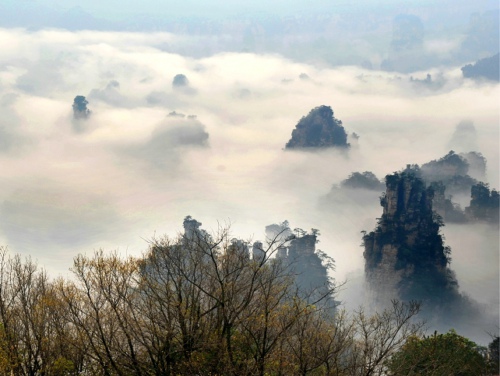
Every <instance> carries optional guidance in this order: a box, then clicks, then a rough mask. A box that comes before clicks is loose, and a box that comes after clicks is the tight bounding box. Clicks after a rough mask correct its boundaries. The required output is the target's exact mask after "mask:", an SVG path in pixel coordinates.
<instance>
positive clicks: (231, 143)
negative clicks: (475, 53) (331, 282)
mask: <svg viewBox="0 0 500 376" xmlns="http://www.w3.org/2000/svg"><path fill="white" fill-rule="evenodd" d="M176 38H177V37H176V36H173V35H170V34H139V33H138V34H132V33H108V32H106V33H104V32H102V33H101V32H77V33H70V32H66V31H57V30H50V31H40V32H26V31H22V30H5V29H3V30H0V41H4V42H5V43H6V46H7V47H6V48H3V49H2V51H0V80H1V83H0V98H11V100H4V101H3V102H1V106H0V109H1V111H2V113H3V114H4V115H6V116H4V119H3V120H2V121H1V122H0V135H2V134H6V135H12V137H11V138H10V139H9V137H7V136H6V137H5V139H6V140H10V141H6V142H10V144H9V145H10V146H9V147H8V148H0V149H1V150H0V163H1V164H2V169H1V171H0V179H1V181H2V182H3V184H2V185H1V187H0V197H1V198H2V202H3V214H2V215H3V218H4V219H3V222H2V223H3V225H2V226H1V227H2V228H0V230H1V233H2V234H3V235H2V236H3V240H5V242H7V243H8V244H10V245H11V249H12V251H14V252H24V253H30V254H32V255H33V256H34V257H35V258H37V259H39V260H40V263H41V264H42V265H44V266H49V265H52V267H53V269H59V270H61V269H64V268H67V267H69V266H70V263H71V258H72V257H73V256H74V255H76V254H77V253H78V252H81V251H84V250H87V251H89V252H90V251H91V250H92V249H93V248H95V247H107V248H108V249H109V247H112V249H114V248H118V249H120V250H123V251H127V252H129V253H132V254H139V253H140V252H141V251H142V250H143V249H144V248H145V247H146V246H147V245H146V243H145V242H144V240H143V239H144V238H148V237H150V236H152V235H153V233H154V232H155V231H156V232H157V233H159V234H161V233H164V232H165V233H169V234H171V235H173V234H175V233H176V232H177V231H178V230H180V228H181V223H182V219H183V217H184V216H186V215H188V214H190V215H192V216H193V217H194V218H196V219H198V220H200V221H201V222H203V223H204V227H206V228H209V229H210V228H216V227H217V220H220V221H224V220H230V221H231V222H233V232H234V234H235V235H236V236H241V237H244V238H246V237H250V236H254V239H255V238H261V239H262V238H263V236H264V227H265V225H268V224H271V223H275V222H280V221H283V220H284V219H288V220H289V221H290V222H291V224H292V226H294V227H303V228H306V229H308V228H319V229H320V230H321V233H322V236H321V243H320V248H321V249H322V250H323V251H325V252H327V253H328V254H330V255H331V256H332V257H333V258H335V259H336V260H337V276H338V278H339V279H343V278H344V276H345V275H347V274H348V273H349V272H352V271H355V270H358V269H359V268H362V249H361V248H360V247H359V244H360V242H361V235H360V231H361V230H367V231H369V230H371V229H373V227H374V225H375V218H376V217H377V216H380V213H381V208H380V207H379V206H378V202H374V204H373V205H371V206H370V207H369V208H367V210H364V208H363V207H362V206H361V207H360V206H359V205H358V204H356V203H352V207H351V206H350V205H347V204H348V203H345V205H343V206H342V207H336V206H335V204H332V205H331V206H324V205H323V206H321V205H318V200H319V198H320V197H321V196H323V195H325V194H326V193H328V191H329V190H330V187H331V185H332V184H336V183H339V182H340V181H341V180H343V179H345V178H346V177H347V176H348V175H349V174H350V173H351V172H353V171H367V170H369V171H373V172H374V173H375V174H376V175H377V176H379V177H383V176H385V175H386V174H388V173H391V172H393V171H396V170H399V169H400V168H402V167H404V166H405V165H406V164H407V163H419V164H422V163H425V162H427V161H429V160H431V159H436V158H439V157H441V156H443V155H444V154H446V152H447V151H448V149H447V148H448V143H449V141H450V139H451V137H452V135H453V132H454V130H455V126H456V125H457V124H458V123H459V122H460V121H462V120H463V119H471V120H472V121H474V124H475V127H476V131H477V139H476V141H477V145H478V147H479V151H480V152H482V153H483V154H484V155H485V156H486V158H487V159H488V178H489V182H490V184H491V185H492V187H495V188H498V187H499V184H498V170H499V166H498V144H499V141H498V140H499V134H498V133H499V132H498V123H499V107H498V97H499V94H500V92H499V91H500V89H499V85H498V84H476V83H472V82H466V81H463V80H462V79H461V77H460V75H459V74H457V68H456V67H451V68H446V69H445V68H443V69H442V71H441V73H442V75H443V78H444V81H445V83H444V85H443V86H441V87H439V88H437V89H432V90H430V89H429V90H423V91H422V90H419V89H416V88H415V87H414V85H413V84H412V83H411V82H410V80H409V75H398V76H395V75H393V74H388V73H385V72H377V71H365V70H362V69H360V68H354V67H344V68H337V69H328V68H320V67H315V66H312V65H306V64H298V63H295V62H292V61H290V60H287V59H284V58H281V57H280V56H276V55H256V54H248V53H242V54H238V53H223V54H219V55H215V56H212V57H209V58H203V59H192V58H186V57H183V56H180V55H175V54H172V53H169V52H166V51H163V50H162V49H165V43H173V42H175V41H176ZM2 43H3V42H2ZM160 45H162V47H161V48H162V49H160V48H159V47H158V48H157V47H156V46H160ZM179 73H182V74H185V75H186V76H187V77H188V79H189V82H190V85H191V86H192V87H193V88H195V89H196V95H185V94H183V93H178V92H176V91H175V90H173V89H172V85H171V84H172V79H173V77H174V76H175V75H176V74H179ZM301 73H306V74H307V75H308V76H309V77H310V79H309V80H300V79H299V75H300V74H301ZM433 73H434V72H433ZM436 73H438V71H437V70H436ZM418 74H421V72H417V73H415V75H418ZM283 79H287V80H290V81H289V82H288V83H287V84H284V83H283V82H282V80H283ZM113 81H116V82H119V88H118V87H116V86H111V87H108V86H107V85H108V84H109V83H110V82H113ZM242 92H244V93H246V95H238V93H242ZM76 95H85V96H88V99H89V102H90V103H89V108H90V110H91V111H92V115H91V116H90V118H89V119H88V120H87V121H85V122H83V123H82V126H83V132H81V133H75V132H74V131H73V128H72V121H73V120H72V110H71V104H72V101H73V99H74V97H75V96H76ZM319 105H329V106H332V108H333V110H334V113H335V117H337V118H338V119H340V120H342V121H343V123H344V127H345V128H346V130H347V132H356V133H357V134H358V135H360V139H359V142H358V145H357V146H356V147H353V148H352V149H351V150H350V151H349V152H348V153H347V154H346V153H341V152H338V151H335V150H324V151H318V152H284V151H283V150H282V149H283V147H284V145H285V143H286V142H287V141H288V139H289V138H290V135H291V132H292V130H293V128H294V127H295V125H296V123H297V122H298V120H299V119H300V118H301V117H302V116H304V115H306V114H307V113H308V112H309V111H310V110H311V109H312V108H313V107H316V106H319ZM172 111H176V112H178V113H183V114H185V115H196V116H197V120H196V121H195V120H188V119H187V118H186V119H181V120H172V119H168V118H167V115H168V114H169V113H170V112H172ZM2 132H3V133H2ZM205 133H206V134H208V140H207V139H206V136H205ZM182 134H184V136H186V135H187V136H186V137H187V138H186V137H184V136H182ZM14 136H15V137H14ZM23 140H25V142H24V143H23ZM26 140H29V147H26ZM200 145H205V146H204V147H201V148H200V147H199V146H200ZM21 146H22V147H23V149H22V152H20V153H14V152H13V150H15V149H16V148H17V147H19V148H20V147H21ZM163 155H165V156H166V157H165V158H166V159H165V161H166V162H165V163H156V165H155V166H154V168H153V167H152V161H153V162H155V161H156V162H158V160H159V159H161V160H162V161H164V160H163V159H162V158H163ZM153 164H154V163H153ZM47 182H49V183H47ZM19 192H22V193H19ZM350 209H352V211H351V210H350ZM353 213H355V214H356V215H353ZM26 227H29V229H26ZM28 230H29V231H28ZM80 230H81V231H80ZM26 231H27V232H26ZM58 232H61V236H58ZM26 234H28V237H30V236H33V237H32V239H31V240H30V239H28V240H27V242H24V241H23V239H26V236H27V235H26ZM29 234H32V235H29ZM69 234H75V236H74V237H72V236H70V235H69ZM457 236H460V234H457ZM40 238H43V239H42V240H43V241H37V240H39V239H40ZM74 239H77V242H75V243H73V240H74ZM0 240H1V239H0ZM73 244H74V246H73ZM63 248H64V255H63V256H62V257H61V249H63ZM55 255H57V257H59V263H58V264H57V268H56V267H54V265H55V264H54V263H53V262H52V261H53V259H54V257H55ZM62 260H64V262H63V261H62ZM51 263H52V264H51ZM456 263H457V265H456V266H457V269H459V270H462V269H461V267H463V265H464V264H460V265H458V263H466V261H464V259H463V258H461V257H458V258H457V260H456ZM452 267H453V264H452ZM467 286H469V285H468V284H467V283H464V287H466V288H467Z"/></svg>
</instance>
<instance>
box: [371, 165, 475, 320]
mask: <svg viewBox="0 0 500 376" xmlns="http://www.w3.org/2000/svg"><path fill="white" fill-rule="evenodd" d="M419 175H420V171H419V169H418V168H417V167H411V166H408V167H407V168H406V169H405V170H403V171H401V172H399V173H394V174H392V175H387V176H386V187H387V189H386V192H385V194H384V195H383V196H382V197H381V199H380V204H381V205H382V207H383V214H382V216H381V218H380V219H379V220H378V226H377V228H376V229H375V230H374V231H372V232H370V233H367V234H365V235H364V236H363V244H364V248H365V251H364V258H365V275H366V280H367V283H368V285H369V289H371V291H372V294H373V299H374V300H375V302H376V303H377V304H381V305H384V304H387V303H388V302H389V301H390V300H391V299H394V298H398V299H403V300H418V301H422V303H423V307H424V308H423V309H424V314H426V315H427V316H428V317H433V316H434V315H437V317H438V320H444V321H446V320H453V319H452V318H451V317H458V318H459V317H461V315H467V314H469V313H470V312H471V310H472V309H473V307H472V305H471V303H470V302H469V301H468V300H467V299H465V298H464V297H463V296H462V295H461V294H460V293H459V291H458V282H457V280H456V278H455V276H454V273H453V272H452V271H451V269H449V267H448V264H449V262H450V260H451V249H450V248H449V247H446V246H445V245H444V239H443V236H442V235H441V234H440V227H441V226H443V223H442V220H441V219H440V218H439V216H436V214H435V212H434V211H433V206H432V201H433V196H434V190H433V188H432V187H426V184H425V182H424V181H423V180H422V178H421V177H420V176H419ZM449 310H451V311H453V313H449V314H445V312H447V311H449Z"/></svg>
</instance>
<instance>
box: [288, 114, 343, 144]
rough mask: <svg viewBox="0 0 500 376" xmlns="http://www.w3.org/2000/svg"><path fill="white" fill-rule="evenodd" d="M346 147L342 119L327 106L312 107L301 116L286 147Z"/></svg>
mask: <svg viewBox="0 0 500 376" xmlns="http://www.w3.org/2000/svg"><path fill="white" fill-rule="evenodd" d="M332 146H333V147H342V148H348V147H349V146H350V145H349V144H348V143H347V134H346V132H345V129H344V127H343V126H342V121H340V120H338V119H336V118H335V117H334V116H333V110H332V108H331V107H329V106H319V107H316V108H313V109H312V110H311V111H310V112H309V114H307V116H304V117H302V119H300V121H299V122H298V123H297V125H296V126H295V129H294V130H293V132H292V138H291V139H290V141H288V142H287V144H286V146H285V148H286V149H300V148H327V147H332Z"/></svg>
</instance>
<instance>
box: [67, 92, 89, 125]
mask: <svg viewBox="0 0 500 376" xmlns="http://www.w3.org/2000/svg"><path fill="white" fill-rule="evenodd" d="M88 104H89V102H88V101H87V99H86V98H85V97H84V96H83V95H77V96H76V97H75V99H74V100H73V106H72V107H73V117H74V118H75V119H76V120H80V119H88V118H89V117H90V114H91V111H90V110H89V109H88V108H87V105H88Z"/></svg>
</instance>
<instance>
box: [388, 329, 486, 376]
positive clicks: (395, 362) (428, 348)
mask: <svg viewBox="0 0 500 376" xmlns="http://www.w3.org/2000/svg"><path fill="white" fill-rule="evenodd" d="M387 366H388V370H389V372H388V374H389V375H408V376H409V375H460V376H479V375H487V361H486V359H485V357H484V356H483V355H482V349H481V348H480V347H478V346H477V345H476V344H475V343H474V342H472V341H470V340H469V339H467V338H465V337H462V336H460V335H458V334H457V333H456V332H455V331H454V330H450V331H449V332H448V333H445V334H437V333H436V332H435V333H434V334H433V335H432V336H424V337H422V338H420V337H411V338H409V339H408V340H407V342H406V343H405V344H404V346H403V347H402V349H401V350H400V351H399V352H397V353H396V354H394V356H393V357H392V358H391V360H390V361H389V362H388V364H387Z"/></svg>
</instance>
